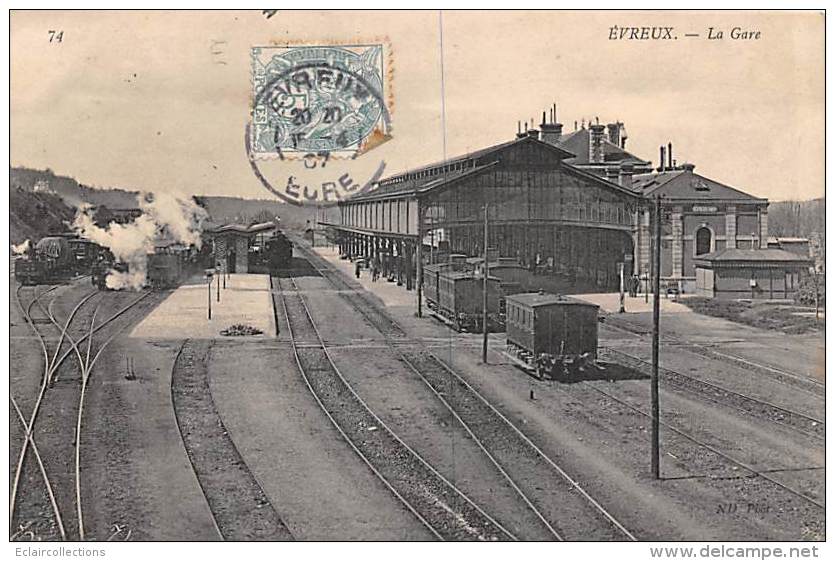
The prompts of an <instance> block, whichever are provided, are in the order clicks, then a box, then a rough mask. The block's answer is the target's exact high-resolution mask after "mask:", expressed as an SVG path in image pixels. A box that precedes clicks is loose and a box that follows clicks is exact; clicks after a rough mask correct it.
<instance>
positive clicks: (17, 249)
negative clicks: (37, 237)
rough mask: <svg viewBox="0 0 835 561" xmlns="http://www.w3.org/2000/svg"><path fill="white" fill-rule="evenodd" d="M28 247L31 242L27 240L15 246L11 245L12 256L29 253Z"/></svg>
mask: <svg viewBox="0 0 835 561" xmlns="http://www.w3.org/2000/svg"><path fill="white" fill-rule="evenodd" d="M30 245H31V242H30V241H29V240H24V241H22V242H21V243H19V244H17V245H15V244H12V255H23V254H24V253H26V252H27V251H29V246H30Z"/></svg>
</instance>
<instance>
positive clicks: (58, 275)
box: [15, 236, 75, 285]
mask: <svg viewBox="0 0 835 561" xmlns="http://www.w3.org/2000/svg"><path fill="white" fill-rule="evenodd" d="M74 273H75V256H74V255H73V252H72V250H71V249H70V245H69V243H68V242H67V240H66V239H65V238H63V237H60V236H49V237H46V238H42V239H41V240H40V241H38V243H36V244H35V246H34V247H32V248H31V249H30V250H29V251H28V252H27V253H26V254H25V255H24V256H23V257H20V258H19V259H17V260H16V261H15V278H16V279H17V280H19V281H20V282H21V284H25V285H35V284H43V283H47V282H55V281H61V280H66V279H68V278H70V277H72V275H73V274H74Z"/></svg>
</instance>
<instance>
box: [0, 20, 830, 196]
mask: <svg viewBox="0 0 835 561" xmlns="http://www.w3.org/2000/svg"><path fill="white" fill-rule="evenodd" d="M613 26H619V27H628V26H672V27H674V31H673V33H674V34H675V35H676V36H678V39H677V40H671V41H629V40H611V39H610V38H609V37H610V33H611V28H612V27H613ZM711 27H712V28H713V29H714V35H715V34H716V32H717V31H719V30H721V31H723V34H724V37H723V39H721V40H712V39H708V38H707V34H708V30H709V28H711ZM734 27H739V28H741V29H744V30H758V31H760V38H759V39H758V40H733V39H731V38H730V33H731V29H732V28H734ZM50 30H54V31H56V32H57V31H63V32H64V33H63V36H62V38H61V42H57V41H55V39H54V36H53V41H52V42H50V40H49V39H50V35H49V31H50ZM685 33H694V34H695V33H698V34H699V37H689V38H688V37H684V34H685ZM823 33H824V17H823V15H822V14H820V13H817V12H798V13H795V12H779V13H775V12H731V11H722V12H706V11H705V12H683V11H677V12H640V11H633V12H536V13H531V12H509V11H508V12H443V13H442V14H439V13H438V12H434V11H424V12H293V11H279V12H278V13H277V14H275V15H274V16H272V17H271V18H269V19H267V18H266V17H264V15H262V14H261V13H260V11H244V12H230V11H224V12H218V11H214V12H153V11H133V12H107V13H105V12H90V11H85V12H81V11H77V12H48V11H39V12H26V11H14V12H13V13H12V15H11V86H10V87H11V163H12V165H13V166H27V167H34V168H40V169H43V168H47V167H48V168H51V169H52V170H54V171H55V172H56V173H58V174H61V175H69V176H72V177H75V178H76V179H78V180H79V181H80V182H82V183H85V184H88V185H94V186H101V187H123V188H130V189H141V190H149V191H158V190H162V191H168V192H173V193H178V194H209V195H233V196H241V197H247V198H264V197H269V196H270V195H269V193H268V192H267V191H266V190H265V189H264V187H263V186H262V185H261V183H260V182H259V180H258V179H257V178H256V177H255V175H254V174H253V171H252V169H251V168H250V165H249V162H248V159H247V155H246V152H245V149H244V133H245V127H246V124H247V122H248V121H249V119H250V115H249V112H250V103H251V98H252V94H251V82H250V78H251V69H250V48H251V47H253V46H264V45H271V44H272V45H287V44H290V45H299V44H334V45H340V44H342V45H344V44H352V43H384V44H385V45H386V49H387V62H388V63H389V65H390V69H391V70H392V72H391V74H390V76H389V79H388V81H387V84H386V86H385V87H386V88H387V90H388V91H387V94H388V95H390V99H391V100H392V102H391V103H392V106H391V116H392V140H390V141H389V142H386V143H384V144H383V145H381V146H379V147H377V148H375V149H373V150H371V151H369V152H367V153H366V154H363V155H362V156H361V157H360V158H359V159H357V160H356V161H351V162H339V161H333V162H330V163H329V165H328V167H327V169H317V170H314V171H310V170H307V169H306V168H304V166H303V165H302V164H301V163H300V162H280V161H272V162H263V163H262V172H263V174H264V176H265V177H267V178H268V180H269V181H270V182H273V183H275V184H276V185H277V186H279V187H281V186H282V185H279V184H281V183H282V182H286V180H287V178H288V177H289V176H294V177H296V178H301V180H302V181H310V182H312V183H316V182H319V181H327V180H332V179H334V178H337V177H339V176H341V174H343V173H350V174H351V176H352V177H354V178H355V179H356V180H357V181H360V182H361V181H363V180H364V178H368V177H370V176H371V175H372V173H373V171H374V170H376V169H377V168H378V167H380V165H381V164H384V165H385V174H384V175H387V174H390V173H394V172H398V171H403V170H406V169H408V168H410V167H416V166H419V165H423V164H427V163H431V162H434V161H438V160H441V159H443V158H444V157H447V156H453V155H457V154H462V153H465V152H468V151H472V150H476V149H479V148H483V147H486V146H490V145H492V144H496V143H499V142H503V141H506V140H510V139H512V138H513V136H514V134H515V133H516V126H517V125H516V124H517V121H518V120H526V119H531V118H533V119H534V120H535V121H536V122H537V123H538V122H539V121H540V119H541V115H542V111H543V110H546V109H547V108H548V107H550V105H551V104H552V103H556V104H557V106H558V117H559V120H560V121H561V122H562V123H564V130H565V132H570V131H572V130H573V129H574V122H575V121H578V122H579V121H581V120H582V119H586V120H589V119H593V118H599V119H600V122H602V123H605V122H610V121H614V120H620V121H622V122H624V123H625V127H626V130H627V132H628V135H629V140H628V143H627V149H629V150H630V151H631V152H633V153H635V154H636V155H638V156H641V157H643V158H645V159H650V160H652V161H653V162H655V163H656V165H657V161H658V147H659V146H660V145H661V144H665V145H666V143H667V142H672V143H673V146H674V154H675V157H676V159H677V160H678V161H679V162H683V161H688V162H691V163H694V164H695V165H696V172H697V173H700V174H702V175H705V176H707V177H710V178H712V179H714V180H717V181H720V182H722V183H725V184H727V185H731V186H733V187H736V188H739V189H742V190H744V191H746V192H748V193H750V194H752V195H755V196H758V197H766V198H769V199H771V200H786V199H809V198H814V197H821V196H823V195H824V134H825V126H824V125H825V122H824V42H823V41H824V36H823Z"/></svg>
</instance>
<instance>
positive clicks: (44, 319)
mask: <svg viewBox="0 0 835 561" xmlns="http://www.w3.org/2000/svg"><path fill="white" fill-rule="evenodd" d="M58 288H59V287H58V286H55V287H52V288H50V289H48V290H47V291H44V292H41V294H38V291H37V287H35V288H33V289H32V290H33V294H32V299H31V300H30V301H29V303H28V304H27V305H25V306H24V304H23V299H22V298H21V292H22V291H23V288H22V287H18V289H17V291H16V298H17V301H18V305H19V306H20V308H21V312H22V313H23V316H24V318H25V320H26V323H27V324H28V325H29V326H30V328H31V329H32V330H33V331H34V333H35V335H36V338H37V339H38V341H39V344H40V347H41V351H42V354H43V373H42V375H41V383H40V387H39V390H38V394H37V396H36V397H35V402H34V405H33V407H32V412H31V413H30V414H29V416H28V417H27V416H26V415H25V414H24V412H23V410H22V408H21V407H20V406H19V405H18V402H17V400H15V398H14V396H12V395H10V400H11V401H12V405H13V407H14V409H15V413H16V415H17V418H18V421H19V422H20V424H21V428H22V429H23V430H24V440H23V442H22V445H21V448H20V452H19V454H18V459H17V466H16V470H15V475H14V479H13V481H12V491H11V498H10V502H9V515H10V516H9V520H10V526H11V527H12V528H13V527H14V526H13V525H14V523H15V516H16V514H17V507H18V505H19V504H20V494H21V493H20V491H21V488H22V477H23V471H24V465H25V463H26V458H27V455H28V453H29V451H30V449H31V453H32V455H33V456H34V458H35V461H36V462H37V464H38V468H39V471H40V476H41V479H42V481H43V484H44V487H45V489H46V490H47V494H48V496H49V498H50V505H51V509H52V517H53V520H54V521H55V524H56V526H57V528H58V531H59V533H60V536H61V539H64V540H66V539H70V538H71V537H72V536H71V531H70V530H76V533H77V535H78V539H81V540H83V539H85V538H86V537H87V536H86V533H85V529H84V522H83V509H82V502H81V481H82V469H81V442H82V440H81V437H82V429H83V413H84V398H85V395H86V390H87V383H88V381H89V378H90V376H91V375H92V373H93V371H94V368H95V365H96V363H97V362H98V360H99V358H100V357H101V356H102V354H103V353H104V351H105V349H106V348H107V346H108V345H109V344H110V342H111V341H112V340H113V339H114V338H115V337H116V336H117V335H118V334H119V333H120V332H121V331H122V329H124V328H125V327H127V325H128V324H127V323H125V324H123V325H122V326H116V328H115V329H114V330H113V331H112V332H111V333H110V335H109V336H108V337H107V338H106V340H104V341H103V342H100V344H99V345H98V346H97V347H96V348H95V349H94V346H93V345H94V338H95V335H96V333H98V332H100V331H102V330H103V329H105V328H106V327H107V326H112V325H113V322H115V321H116V320H117V319H118V318H120V317H124V314H125V313H126V312H127V311H128V310H130V309H132V308H134V307H135V306H136V305H137V304H139V302H141V301H143V300H144V299H145V298H147V297H148V296H149V295H150V292H146V293H145V294H143V295H140V296H139V297H138V298H136V299H134V300H133V301H131V302H130V303H128V305H126V306H124V307H123V308H121V309H119V310H118V311H117V312H115V313H114V314H112V315H111V316H110V317H109V318H107V319H106V320H103V321H101V322H100V323H98V324H96V317H97V314H98V311H99V307H100V306H101V304H102V302H103V300H104V298H105V297H104V296H103V297H102V298H101V299H99V301H98V303H97V304H96V306H95V308H94V310H93V312H92V316H91V317H90V318H89V320H85V321H83V322H82V323H83V324H84V325H83V327H82V332H83V333H84V335H83V336H81V337H78V338H77V339H76V338H73V336H72V334H71V330H72V327H73V326H74V322H75V320H76V317H77V316H78V315H79V314H80V311H81V310H82V308H83V307H84V306H85V305H86V304H87V303H88V302H90V301H91V300H92V298H93V297H94V296H96V295H97V294H98V292H96V291H93V292H90V293H88V294H86V295H84V296H82V297H80V298H79V299H78V301H77V302H76V303H75V304H74V305H73V308H72V310H71V311H70V312H69V313H68V315H67V317H66V319H65V320H64V321H61V320H60V319H59V318H58V317H57V316H56V315H55V312H54V311H53V305H54V304H55V302H56V301H57V298H58V297H57V296H56V297H54V298H53V299H52V300H51V301H50V303H49V304H48V305H46V306H45V305H44V304H43V302H42V301H41V300H42V298H43V297H44V295H45V294H47V293H50V292H53V291H56V290H57V289H58ZM35 306H37V308H38V310H39V311H40V313H41V314H42V315H41V316H40V317H36V316H35V314H34V313H33V311H34V309H35ZM43 324H46V325H49V326H51V327H52V328H53V329H54V330H56V331H57V334H58V341H57V343H56V344H55V348H54V350H52V351H50V348H49V344H48V339H49V336H48V335H46V334H45V333H44V332H42V330H41V329H39V328H38V325H43ZM84 341H86V342H87V345H86V348H85V349H83V350H82V348H81V345H82V344H83V342H84ZM65 345H66V348H65ZM62 349H63V353H62ZM72 354H74V355H75V357H76V359H77V364H76V367H77V369H78V378H77V380H78V382H79V384H78V386H77V388H75V389H77V395H75V396H72V395H67V394H72V393H73V388H63V389H62V390H61V391H59V390H57V389H55V382H56V380H57V376H58V372H59V369H60V368H61V366H62V365H63V364H64V363H65V361H66V359H67V358H68V357H69V356H70V355H72ZM70 381H75V380H70ZM55 392H58V393H59V394H60V395H58V396H54V397H50V396H53V394H54V393H55ZM67 398H68V399H71V401H72V402H74V403H71V404H68V403H67V402H66V401H65V399H67ZM50 399H53V400H57V401H55V402H54V403H52V402H51V401H49V400H50ZM44 408H49V409H50V413H49V416H50V417H51V418H53V419H52V422H53V423H58V427H59V428H60V430H58V433H56V436H55V438H56V439H57V440H54V441H53V442H51V448H54V449H55V451H54V452H51V453H50V454H49V455H47V456H44V455H43V454H42V450H40V449H39V448H38V446H37V443H36V442H35V438H34V434H35V430H36V427H37V426H38V425H37V423H38V420H39V419H40V417H41V415H42V411H43V410H44ZM70 413H75V415H73V419H72V422H69V423H65V422H63V420H66V419H63V420H62V418H63V417H66V416H67V415H68V414H70ZM68 427H69V428H70V430H71V431H72V432H70V433H66V432H65V431H64V430H63V429H65V428H68ZM68 447H69V448H71V449H72V458H68V457H66V456H68V455H69V454H67V453H66V452H63V450H66V449H67V448H68ZM68 465H69V466H72V468H70V472H71V473H65V470H64V469H62V468H65V466H68ZM50 468H53V469H51V471H52V475H50V474H49V473H48V470H49V469H50ZM69 480H72V483H69ZM58 481H60V482H61V484H60V485H56V482H58ZM70 486H71V487H72V490H69V489H67V487H70ZM61 503H64V505H65V508H63V509H62V508H61V506H60V505H61ZM71 503H74V507H66V505H68V504H71ZM62 510H63V512H64V514H62ZM70 510H72V511H73V512H74V515H75V517H74V518H72V517H70V518H68V517H67V516H66V514H67V511H70ZM73 539H74V538H73Z"/></svg>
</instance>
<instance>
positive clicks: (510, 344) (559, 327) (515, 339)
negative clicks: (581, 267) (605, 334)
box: [506, 292, 598, 380]
mask: <svg viewBox="0 0 835 561" xmlns="http://www.w3.org/2000/svg"><path fill="white" fill-rule="evenodd" d="M597 322H598V306H596V305H595V304H590V303H588V302H583V301H582V300H577V299H574V298H566V297H563V296H558V295H555V294H547V293H543V292H532V293H522V294H514V295H512V296H508V297H507V318H506V331H507V351H506V354H507V356H508V357H510V358H511V359H512V360H513V362H514V363H515V364H516V365H517V366H520V367H521V368H523V369H524V370H526V371H528V372H531V373H534V374H535V375H536V377H537V378H539V379H542V378H543V377H545V376H548V377H549V378H551V379H552V380H558V379H564V378H566V377H570V376H571V375H572V374H574V373H575V372H576V371H577V370H579V369H582V368H584V367H585V366H586V365H587V364H593V363H594V361H595V360H596V359H597Z"/></svg>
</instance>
